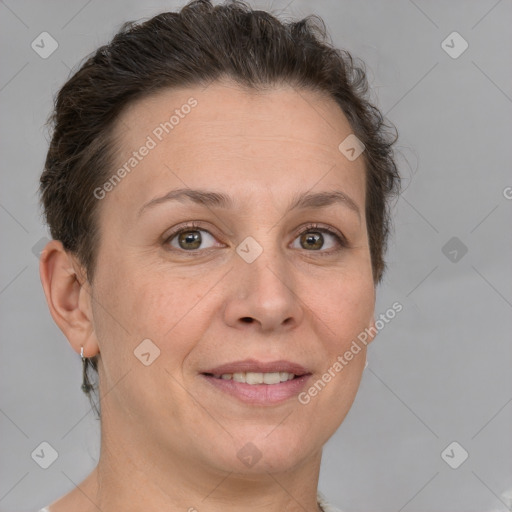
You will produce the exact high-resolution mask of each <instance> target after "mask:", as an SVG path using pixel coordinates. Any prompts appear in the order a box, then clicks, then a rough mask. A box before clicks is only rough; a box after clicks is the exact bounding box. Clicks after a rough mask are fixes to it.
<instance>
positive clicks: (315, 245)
mask: <svg viewBox="0 0 512 512" xmlns="http://www.w3.org/2000/svg"><path fill="white" fill-rule="evenodd" d="M295 240H298V244H299V245H298V246H297V245H293V246H292V247H294V248H296V249H305V250H306V251H309V252H318V253H319V254H322V255H323V254H325V255H328V254H332V253H333V252H336V251H337V250H340V249H343V248H345V247H348V245H347V243H346V241H345V239H344V237H343V236H342V235H339V234H338V233H336V232H335V231H333V230H331V229H327V228H321V227H318V226H316V225H309V226H306V229H305V230H304V231H302V233H300V234H299V236H298V237H297V238H296V239H295ZM294 242H295V241H294ZM321 249H322V250H321Z"/></svg>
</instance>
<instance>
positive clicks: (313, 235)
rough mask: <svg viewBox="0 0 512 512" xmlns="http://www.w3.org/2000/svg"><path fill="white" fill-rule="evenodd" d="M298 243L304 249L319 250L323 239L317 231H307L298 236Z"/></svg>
mask: <svg viewBox="0 0 512 512" xmlns="http://www.w3.org/2000/svg"><path fill="white" fill-rule="evenodd" d="M300 242H301V244H302V247H304V249H321V248H322V246H323V245H324V237H323V235H322V233H320V232H318V231H317V232H313V231H309V232H306V233H302V235H300Z"/></svg>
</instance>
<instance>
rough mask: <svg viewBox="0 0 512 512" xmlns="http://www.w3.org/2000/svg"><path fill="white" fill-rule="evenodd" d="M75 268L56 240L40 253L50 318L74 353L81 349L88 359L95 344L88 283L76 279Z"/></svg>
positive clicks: (73, 262) (40, 267)
mask: <svg viewBox="0 0 512 512" xmlns="http://www.w3.org/2000/svg"><path fill="white" fill-rule="evenodd" d="M77 268H79V265H78V264H77V262H76V260H75V259H74V257H73V256H72V255H71V254H68V253H67V252H66V250H65V249H64V246H63V245H62V242H60V241H59V240H51V241H50V242H48V244H47V245H46V247H45V248H44V249H43V251H42V252H41V258H40V261H39V274H40V277H41V283H42V285H43V289H44V294H45V296H46V301H47V303H48V308H49V309H50V313H51V315H52V318H53V320H54V321H55V323H56V324H57V325H58V326H59V328H60V330H61V331H62V332H63V333H64V335H65V336H66V338H67V339H68V341H69V343H70V344H71V346H72V347H73V349H74V350H75V352H77V353H80V348H81V347H82V346H83V347H84V356H87V357H92V356H94V355H95V354H96V353H97V352H98V342H97V340H96V336H95V334H94V328H93V318H92V308H91V307H90V300H91V296H90V292H89V290H88V289H87V288H88V287H89V284H88V283H87V282H86V281H85V280H84V282H81V281H80V280H79V279H80V277H79V276H78V270H76V269H77Z"/></svg>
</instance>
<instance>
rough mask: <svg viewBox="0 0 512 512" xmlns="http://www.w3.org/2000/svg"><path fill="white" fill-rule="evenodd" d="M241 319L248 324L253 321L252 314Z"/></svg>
mask: <svg viewBox="0 0 512 512" xmlns="http://www.w3.org/2000/svg"><path fill="white" fill-rule="evenodd" d="M241 320H242V322H245V323H247V324H250V323H251V322H252V318H251V317H250V316H244V317H243V318H242V319H241Z"/></svg>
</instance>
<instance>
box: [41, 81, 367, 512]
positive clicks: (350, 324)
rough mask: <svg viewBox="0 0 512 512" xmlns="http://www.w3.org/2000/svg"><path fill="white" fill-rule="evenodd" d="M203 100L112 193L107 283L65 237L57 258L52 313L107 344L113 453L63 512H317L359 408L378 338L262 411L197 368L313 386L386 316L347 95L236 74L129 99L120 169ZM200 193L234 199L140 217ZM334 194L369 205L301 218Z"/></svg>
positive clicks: (47, 257) (74, 330)
mask: <svg viewBox="0 0 512 512" xmlns="http://www.w3.org/2000/svg"><path fill="white" fill-rule="evenodd" d="M191 96H192V97H194V98H195V99H196V100H197V101H198V104H197V106H196V107H195V108H193V109H192V110H191V112H190V113H189V114H188V115H187V116H185V117H184V119H181V120H180V123H179V125H177V126H176V127H175V128H174V129H173V131H172V132H171V133H169V134H166V135H165V136H164V138H163V140H162V141H161V142H159V143H158V144H157V146H156V147H155V148H154V149H152V150H151V151H150V152H149V154H148V155H147V156H146V157H145V158H144V159H143V160H142V161H141V162H140V163H139V164H138V165H137V167H136V168H134V169H133V170H132V171H131V173H130V174H128V175H127V176H126V177H125V178H124V179H123V180H121V182H120V183H119V184H117V186H115V187H114V189H113V190H112V191H110V192H109V193H108V194H106V197H105V198H104V199H102V200H101V201H100V217H99V221H100V233H101V236H100V245H99V248H98V260H97V267H96V274H95V277H94V281H93V282H92V283H90V282H87V281H86V279H85V277H84V275H85V274H84V272H83V269H82V268H81V267H80V265H79V264H78V262H77V260H76V259H75V257H74V256H73V255H72V254H68V253H66V251H64V250H63V248H62V244H61V243H60V242H59V241H51V242H50V243H48V245H47V247H46V248H45V251H44V252H43V254H42V257H41V266H40V270H41V280H42V284H43V287H44V291H45V295H46V298H47V301H48V305H49V309H50V312H51V314H52V316H53V318H54V320H55V322H56V323H57V324H58V326H59V327H60V329H61V330H62V331H63V333H64V334H65V335H66V337H67V339H68V340H69V343H70V344H71V345H72V347H73V349H74V350H75V351H76V352H77V353H78V354H79V353H80V347H81V346H83V347H84V355H85V356H87V357H92V356H94V355H96V354H97V353H98V352H100V353H101V359H100V363H99V375H100V397H101V414H102V420H101V455H100V459H99V463H98V465H97V467H96V468H95V470H94V471H93V472H92V473H91V474H90V475H89V476H88V477H87V478H86V479H85V480H84V481H83V482H82V483H81V484H80V485H79V488H75V489H73V491H71V492H70V493H69V494H67V495H66V496H64V497H63V498H61V499H60V500H58V501H56V502H54V503H53V504H52V505H51V507H50V510H51V512H61V511H65V510H67V511H68V512H69V510H76V511H80V512H82V511H83V512H88V511H91V512H92V511H97V510H98V508H99V509H101V510H102V512H111V511H112V512H113V511H118V510H125V511H140V510H144V511H146V512H153V511H154V512H156V511H159V512H160V511H162V510H189V511H190V512H192V511H193V509H195V510H197V511H198V512H212V511H219V510H222V511H223V512H231V511H235V510H236V511H239V510H246V511H261V510H265V511H268V512H274V511H275V512H278V511H279V512H282V511H290V512H291V511H299V510H300V511H304V510H307V511H316V510H318V508H317V505H316V492H317V485H318V476H319V468H320V461H321V455H322V447H323V445H324V444H325V442H326V441H327V440H328V439H329V438H330V437H331V436H332V435H333V433H334V432H335V431H336V429H337V428H338V427H339V425H340V424H341V422H342V421H343V419H344V418H345V416H346V415H347V413H348V411H349V409H350V407H351V405H352V402H353V400H354V398H355V395H356V393H357V390H358V387H359V383H360V379H361V375H362V371H363V369H364V363H365V356H366V348H365V347H364V346H363V347H362V350H361V351H360V352H359V353H358V354H357V355H356V356H354V358H353V359H352V360H351V361H350V363H349V364H348V365H347V366H345V367H344V369H343V371H341V372H339V373H338V374H337V375H336V377H335V378H333V379H332V380H331V382H329V383H328V384H327V385H326V386H325V388H324V389H323V390H322V391H321V392H319V393H318V395H317V396H315V397H313V398H312V399H311V401H310V402H309V403H308V404H307V405H303V404H301V403H300V402H299V401H298V400H297V397H293V398H291V399H288V400H286V401H285V402H282V403H279V404H275V405H272V406H268V405H267V406H256V405H248V404H245V403H242V402H240V401H238V400H237V399H236V398H233V397H231V396H228V395H226V394H225V393H222V392H220V391H218V390H216V389H214V388H212V387H211V386H210V385H208V383H205V382H204V378H203V377H201V376H200V372H203V371H206V370H207V369H211V368H213V367H215V366H218V365H220V364H223V363H227V362H232V361H237V360H242V359H246V358H255V359H258V360H261V361H273V360H279V359H285V360H289V361H294V362H297V363H300V364H302V365H303V366H305V367H306V368H307V369H308V370H309V371H310V372H311V373H312V374H313V375H312V377H311V379H310V383H311V384H312V383H314V382H316V381H317V380H318V379H319V378H320V377H321V376H322V374H323V373H324V372H325V371H327V369H328V368H329V367H331V366H332V365H333V363H334V362H335V361H336V358H337V357H338V356H339V355H342V354H344V353H345V352H346V351H347V350H348V349H349V347H350V345H351V343H352V341H353V340H354V339H356V337H357V335H358V334H359V333H361V332H362V331H363V330H364V329H365V328H368V327H370V326H372V325H373V316H374V306H375V284H374V281H373V276H372V268H371V260H370V251H369V245H368V235H367V230H366V218H365V166H364V165H365V164H364V161H363V158H361V157H360V158H357V159H356V160H354V161H349V160H348V159H346V158H345V157H344V155H343V154H342V153H341V152H340V151H339V150H338V145H339V144H340V142H341V141H343V140H344V139H345V138H346V137H347V136H348V135H349V134H350V133H351V132H352V130H351V128H350V125H349V123H348V121H347V119H346V117H345V116H344V114H343V113H342V111H341V109H340V108H339V107H338V106H337V105H336V104H335V103H334V101H333V100H331V99H329V98H326V97H324V96H321V95H319V94H318V93H315V92H311V91H306V90H300V91H299V90H297V89H294V88H292V87H288V86H280V87H274V88H272V89H270V90H268V91H265V92H260V93H255V92H250V91H248V90H245V89H242V88H240V87H239V86H237V85H235V84H233V83H230V82H228V81H224V82H217V83H215V84H212V85H210V86H209V87H207V88H206V89H204V88H201V87H197V88H188V89H186V90H176V89H175V90H165V91H160V92H158V93H157V94H155V95H153V96H151V97H150V98H146V99H143V100H140V101H138V102H136V103H133V104H131V105H130V106H129V108H128V109H127V110H126V111H124V112H123V114H122V115H121V118H120V120H119V123H118V125H117V128H116V135H117V137H118V140H119V152H118V155H117V158H118V165H119V166H122V165H123V163H124V162H126V160H127V159H128V158H129V156H130V155H131V153H132V151H134V150H137V149H138V148H139V147H140V146H141V145H142V144H143V143H144V142H145V140H146V137H147V136H148V135H149V134H151V133H152V131H153V130H154V129H155V127H156V126H158V125H159V123H161V122H163V121H165V120H167V119H168V118H169V114H167V113H168V112H171V113H172V111H173V110H174V109H175V108H180V106H182V105H183V104H185V103H186V102H187V100H188V98H190V97H191ZM116 169H117V167H116ZM187 187H190V188H193V189H196V188H198V189H199V188H201V189H208V190H211V191H215V192H223V193H225V194H228V195H230V196H231V197H232V198H233V200H234V201H235V206H234V208H231V209H225V208H216V207H208V208H207V207H205V206H203V205H200V204H195V203H193V202H191V201H184V202H177V201H168V202H162V203H160V204H158V205H156V206H154V207H148V208H147V209H145V210H144V212H143V213H142V214H141V215H140V216H138V212H139V210H140V209H141V207H142V206H143V205H144V204H145V203H147V202H148V201H150V200H152V199H154V198H156V197H160V196H163V195H165V194H166V193H168V192H169V191H171V190H174V189H178V188H187ZM333 190H336V191H342V192H343V193H345V194H346V195H348V196H350V198H351V199H352V200H353V201H354V202H355V203H356V205H357V206H358V208H359V212H360V213H359V215H358V214H357V213H355V212H354V211H352V210H351V209H349V208H348V207H347V206H345V205H343V204H340V203H337V204H333V205H330V206H327V207H324V208H307V209H298V210H293V211H289V212H287V211H286V206H287V205H288V203H289V202H290V201H291V199H292V198H293V197H294V196H295V195H296V194H300V193H303V192H322V191H333ZM189 221H198V222H199V221H200V224H201V226H200V227H199V228H189V231H192V234H197V229H200V230H201V231H200V232H199V233H200V235H201V236H202V240H203V242H202V245H200V249H199V250H196V251H195V254H194V255H190V252H191V251H190V249H189V250H188V253H187V247H190V245H189V246H187V245H186V243H185V245H183V242H182V245H179V243H178V237H174V241H173V242H170V241H167V242H166V241H165V239H166V238H168V237H169V235H170V234H171V231H172V230H171V228H173V227H175V226H178V225H180V224H182V223H184V222H189ZM308 222H318V223H321V224H322V227H326V228H334V229H335V230H336V229H337V230H339V231H341V233H343V235H344V236H345V237H346V238H347V240H348V244H349V245H348V247H343V246H341V245H339V243H338V242H337V240H336V238H335V237H334V236H333V235H331V234H328V233H321V234H320V242H319V245H318V246H317V247H313V248H310V245H308V242H307V240H305V238H307V237H302V238H301V235H300V231H301V229H302V228H303V227H304V226H305V225H306V224H307V223H308ZM180 227H181V226H180ZM315 232H318V230H315V229H310V230H309V231H308V233H309V234H310V235H311V234H312V233H315ZM247 236H251V237H253V238H254V239H255V240H256V241H257V242H258V243H259V245H260V246H261V247H262V248H263V252H262V253H261V255H260V256H259V257H257V258H256V260H255V261H253V262H252V263H247V262H246V261H245V260H244V259H242V258H241V257H240V256H239V254H238V253H237V252H236V247H237V245H238V244H239V243H240V242H242V241H243V240H244V239H245V238H246V237H247ZM322 236H323V238H322ZM322 242H323V245H322ZM189 244H190V242H189ZM313 245H314V243H313ZM183 247H185V248H183ZM336 249H339V250H338V251H336ZM329 252H330V254H329ZM322 253H324V254H326V255H325V256H322V255H321V254H322ZM247 318H250V319H251V320H252V321H247V320H243V319H247ZM147 338H149V339H150V340H152V342H153V343H154V344H155V345H156V346H158V348H159V349H160V355H159V357H157V358H156V359H155V360H154V362H152V363H151V364H150V365H149V366H145V365H143V364H142V363H141V362H140V360H139V359H138V358H137V357H135V356H134V350H135V349H136V347H137V346H138V345H139V344H140V343H141V341H142V340H144V339H147ZM369 341H371V338H370V339H369ZM306 390H307V388H306ZM248 442H251V443H253V444H254V445H255V446H256V447H257V449H258V450H259V451H260V452H261V459H260V460H259V461H258V462H257V463H256V464H255V465H253V466H252V467H246V466H245V465H244V464H243V463H242V462H241V461H240V460H239V458H238V457H237V452H238V450H240V449H241V448H242V447H243V446H244V445H245V444H246V443H248ZM192 507H193V509H192V510H190V509H191V508H192Z"/></svg>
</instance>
